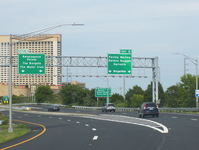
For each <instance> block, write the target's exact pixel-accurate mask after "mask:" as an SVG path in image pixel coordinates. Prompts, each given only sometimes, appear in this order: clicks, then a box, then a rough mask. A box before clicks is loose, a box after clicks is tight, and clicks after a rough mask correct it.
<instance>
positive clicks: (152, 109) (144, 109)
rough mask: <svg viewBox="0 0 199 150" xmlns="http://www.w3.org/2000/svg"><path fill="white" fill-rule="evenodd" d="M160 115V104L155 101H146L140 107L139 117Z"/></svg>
mask: <svg viewBox="0 0 199 150" xmlns="http://www.w3.org/2000/svg"><path fill="white" fill-rule="evenodd" d="M149 115H150V116H153V117H155V116H156V117H159V110H158V105H156V103H154V102H144V103H143V104H142V105H141V107H140V108H139V117H140V118H141V117H142V118H144V117H145V116H149Z"/></svg>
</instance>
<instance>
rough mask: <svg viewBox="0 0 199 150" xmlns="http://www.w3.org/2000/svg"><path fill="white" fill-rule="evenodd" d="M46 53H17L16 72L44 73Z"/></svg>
mask: <svg viewBox="0 0 199 150" xmlns="http://www.w3.org/2000/svg"><path fill="white" fill-rule="evenodd" d="M45 72H46V55H45V54H19V55H18V73H19V74H45Z"/></svg>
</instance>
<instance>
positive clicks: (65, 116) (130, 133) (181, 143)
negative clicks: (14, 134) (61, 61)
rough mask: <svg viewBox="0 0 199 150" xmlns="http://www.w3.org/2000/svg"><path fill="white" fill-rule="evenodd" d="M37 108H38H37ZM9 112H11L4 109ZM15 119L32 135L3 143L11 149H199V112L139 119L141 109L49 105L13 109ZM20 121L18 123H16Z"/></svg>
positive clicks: (4, 147)
mask: <svg viewBox="0 0 199 150" xmlns="http://www.w3.org/2000/svg"><path fill="white" fill-rule="evenodd" d="M33 110H34V109H33ZM3 113H4V114H6V115H8V111H4V112H3ZM13 120H21V121H26V122H32V123H36V124H40V125H43V126H44V127H45V128H46V131H45V132H44V133H42V134H41V135H40V136H38V137H36V138H34V139H32V140H30V141H27V142H24V143H23V144H20V145H17V146H14V147H9V146H11V145H14V144H16V143H20V142H23V141H26V140H27V139H30V138H31V137H34V136H35V135H37V134H39V133H41V132H42V131H44V128H42V127H41V126H38V125H32V124H29V126H30V127H31V128H32V129H33V130H32V132H31V133H30V134H28V135H25V136H23V137H20V138H18V139H15V140H12V141H9V142H6V143H3V144H0V149H2V150H3V149H6V148H7V149H9V150H27V149H28V150H35V149H38V150H53V149H59V150H78V149H83V150H101V149H107V150H121V149H122V150H134V149H135V150H144V149H147V150H198V149H199V138H198V136H199V115H190V114H168V113H161V114H160V117H158V118H156V117H155V118H153V117H146V118H144V119H140V118H138V114H137V112H115V113H113V112H112V113H102V112H101V111H96V110H75V109H66V108H61V111H60V112H47V107H43V106H42V107H39V108H38V106H37V109H35V111H23V112H19V111H13ZM16 123H17V122H16Z"/></svg>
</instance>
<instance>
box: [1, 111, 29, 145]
mask: <svg viewBox="0 0 199 150" xmlns="http://www.w3.org/2000/svg"><path fill="white" fill-rule="evenodd" d="M0 120H3V124H2V125H0V143H4V142H7V141H9V140H12V139H15V138H18V137H20V136H23V135H25V134H27V133H29V132H31V129H30V128H29V127H28V126H27V125H25V124H14V125H13V132H12V133H9V132H8V119H7V117H6V116H5V115H3V114H0Z"/></svg>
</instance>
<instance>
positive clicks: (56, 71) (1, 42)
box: [0, 34, 62, 85]
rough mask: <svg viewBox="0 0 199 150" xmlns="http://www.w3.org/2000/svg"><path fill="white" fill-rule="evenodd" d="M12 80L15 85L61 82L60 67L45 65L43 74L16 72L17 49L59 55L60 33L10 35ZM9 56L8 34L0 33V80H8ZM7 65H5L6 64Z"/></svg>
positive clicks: (55, 83) (4, 81) (3, 81)
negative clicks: (13, 65) (27, 35)
mask: <svg viewBox="0 0 199 150" xmlns="http://www.w3.org/2000/svg"><path fill="white" fill-rule="evenodd" d="M12 43H13V44H12V45H13V46H12V56H16V57H14V59H13V64H15V67H12V82H13V83H14V84H15V85H38V84H45V85H46V84H48V85H58V84H61V76H60V74H61V67H54V66H53V65H51V66H46V73H45V74H40V75H39V74H27V75H22V74H18V68H17V62H18V57H17V56H18V50H21V49H22V50H23V49H25V50H27V51H29V53H40V54H45V55H46V57H48V56H61V55H62V54H61V35H60V34H42V35H39V36H37V37H31V38H27V39H25V40H24V39H22V38H20V36H12ZM8 56H10V35H0V64H1V65H0V82H1V83H4V84H7V83H8V82H9V57H8ZM6 65H7V66H6Z"/></svg>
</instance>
